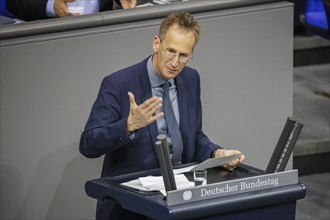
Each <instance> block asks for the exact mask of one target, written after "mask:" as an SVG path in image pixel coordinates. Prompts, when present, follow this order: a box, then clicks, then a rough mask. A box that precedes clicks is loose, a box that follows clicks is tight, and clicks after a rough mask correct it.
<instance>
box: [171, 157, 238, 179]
mask: <svg viewBox="0 0 330 220" xmlns="http://www.w3.org/2000/svg"><path fill="white" fill-rule="evenodd" d="M241 155H242V154H234V155H231V156H227V157H219V158H210V159H207V160H205V161H203V162H201V163H200V164H197V165H193V166H189V167H185V168H181V169H174V170H173V173H174V174H180V173H188V172H192V171H194V170H200V169H208V168H212V167H218V166H223V165H225V164H227V163H229V162H230V161H232V160H235V159H236V158H238V157H240V156H241Z"/></svg>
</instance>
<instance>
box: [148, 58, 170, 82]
mask: <svg viewBox="0 0 330 220" xmlns="http://www.w3.org/2000/svg"><path fill="white" fill-rule="evenodd" d="M152 58H153V56H150V57H149V59H148V62H147V70H148V76H149V80H150V84H151V87H152V88H156V87H160V86H161V85H162V84H163V83H164V82H165V79H163V78H161V77H160V76H159V75H158V74H157V72H156V70H155V68H154V66H153V65H152ZM168 81H169V82H170V83H171V86H173V85H174V79H169V80H168Z"/></svg>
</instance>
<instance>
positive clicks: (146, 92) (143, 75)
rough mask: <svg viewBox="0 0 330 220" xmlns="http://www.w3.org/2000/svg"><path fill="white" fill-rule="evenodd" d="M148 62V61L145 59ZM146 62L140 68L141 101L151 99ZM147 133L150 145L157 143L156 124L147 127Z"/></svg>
mask: <svg viewBox="0 0 330 220" xmlns="http://www.w3.org/2000/svg"><path fill="white" fill-rule="evenodd" d="M147 60H148V59H147ZM147 60H145V62H142V65H143V67H142V68H141V72H140V79H141V81H140V88H141V89H140V91H141V94H140V95H141V100H143V101H146V100H147V99H149V98H150V97H152V93H151V85H150V80H149V77H148V70H147ZM148 129H149V132H150V134H151V138H152V143H155V142H156V141H157V135H158V128H157V122H156V121H154V122H153V123H151V124H149V125H148Z"/></svg>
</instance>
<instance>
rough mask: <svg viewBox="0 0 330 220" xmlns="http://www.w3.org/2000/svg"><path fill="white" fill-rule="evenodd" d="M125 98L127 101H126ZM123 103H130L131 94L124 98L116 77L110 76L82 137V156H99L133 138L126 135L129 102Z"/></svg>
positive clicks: (105, 82) (99, 95)
mask: <svg viewBox="0 0 330 220" xmlns="http://www.w3.org/2000/svg"><path fill="white" fill-rule="evenodd" d="M125 98H126V99H127V100H125V101H123V99H125ZM123 102H125V103H129V99H128V96H127V95H126V96H124V97H123V95H122V94H121V91H120V88H119V87H118V84H117V82H116V79H114V78H113V77H112V76H111V75H110V76H108V77H106V78H105V79H104V80H103V81H102V83H101V87H100V90H99V94H98V97H97V99H96V101H95V103H94V104H93V107H92V111H91V115H90V117H89V119H88V121H87V123H86V126H85V130H84V132H83V133H82V136H81V139H80V152H81V153H82V154H83V155H85V156H86V157H90V158H94V157H99V156H102V155H103V154H108V153H110V152H112V151H115V150H116V149H118V148H120V147H121V146H123V145H125V144H127V142H128V141H130V140H129V138H128V134H127V113H126V112H128V105H127V104H123ZM109 103H111V104H109ZM123 105H124V106H123ZM125 106H126V107H125Z"/></svg>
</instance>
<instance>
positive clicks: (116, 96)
mask: <svg viewBox="0 0 330 220" xmlns="http://www.w3.org/2000/svg"><path fill="white" fill-rule="evenodd" d="M147 60H148V59H145V60H143V61H142V62H140V63H138V64H135V65H133V66H130V67H128V68H125V69H122V70H119V71H117V72H115V73H113V74H111V75H108V76H107V77H105V78H104V79H103V81H102V84H101V88H100V90H99V94H98V96H97V99H96V101H95V103H94V105H93V107H92V110H91V114H90V116H89V119H88V121H87V124H86V126H85V130H84V132H83V133H82V135H81V140H80V152H81V153H82V154H83V155H85V156H86V157H90V158H94V157H99V156H102V155H105V158H104V163H103V170H102V176H114V175H120V174H126V173H131V172H135V171H141V170H147V169H153V168H158V167H159V164H158V161H157V157H156V154H155V150H154V143H155V141H156V140H157V135H158V130H157V123H156V122H153V123H151V124H150V125H148V126H146V127H144V128H140V129H139V130H138V131H137V132H136V134H135V137H134V138H133V139H130V138H129V137H128V134H127V130H126V129H127V117H128V114H129V109H130V103H129V97H128V95H127V93H128V92H129V91H130V92H132V93H133V94H134V96H135V101H136V103H137V104H138V105H139V104H141V103H143V102H144V101H145V100H147V99H148V98H150V97H151V96H152V93H151V86H150V82H149V77H148V73H147ZM175 82H176V87H177V95H178V101H179V112H180V130H181V134H182V139H183V153H182V162H183V163H189V162H195V161H203V160H205V159H207V158H209V157H210V155H211V153H212V151H213V150H214V149H216V148H219V146H218V145H215V144H214V143H212V142H211V141H210V140H209V139H208V137H207V136H206V135H205V134H204V133H203V131H202V107H201V100H200V78H199V74H198V72H197V71H196V70H195V69H192V68H189V67H185V68H184V69H183V70H182V72H181V73H180V74H179V75H178V76H177V77H176V78H175Z"/></svg>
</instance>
